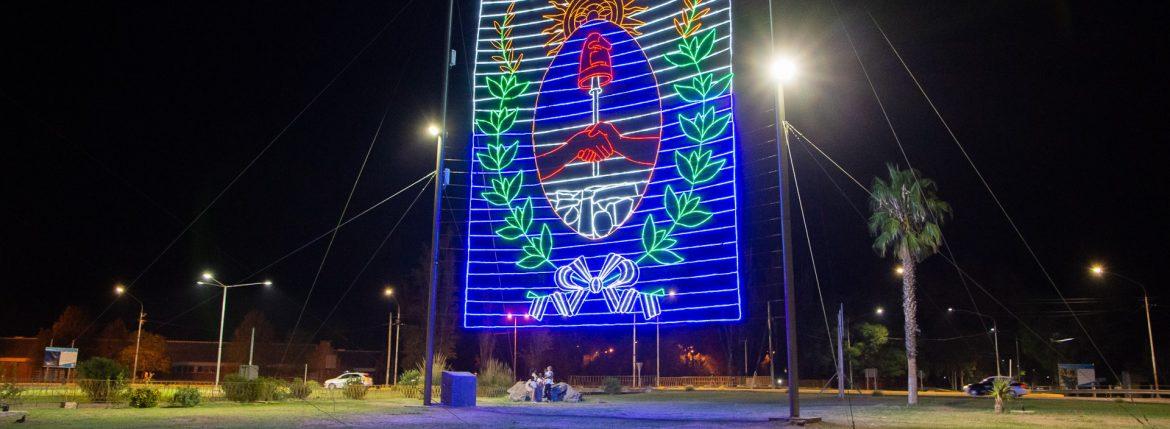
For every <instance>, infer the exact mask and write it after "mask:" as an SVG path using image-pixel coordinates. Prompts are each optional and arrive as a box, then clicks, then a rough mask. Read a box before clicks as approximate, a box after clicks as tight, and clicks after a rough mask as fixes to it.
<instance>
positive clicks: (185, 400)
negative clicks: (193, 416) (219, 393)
mask: <svg viewBox="0 0 1170 429" xmlns="http://www.w3.org/2000/svg"><path fill="white" fill-rule="evenodd" d="M201 401H203V394H202V393H200V392H199V389H196V388H194V387H180V388H179V389H178V390H175V394H173V395H171V405H173V406H176V407H183V408H190V407H194V406H196V405H199V402H201Z"/></svg>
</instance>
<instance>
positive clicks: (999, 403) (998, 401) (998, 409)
mask: <svg viewBox="0 0 1170 429" xmlns="http://www.w3.org/2000/svg"><path fill="white" fill-rule="evenodd" d="M995 413H996V414H1003V398H1001V397H999V396H996V397H995Z"/></svg>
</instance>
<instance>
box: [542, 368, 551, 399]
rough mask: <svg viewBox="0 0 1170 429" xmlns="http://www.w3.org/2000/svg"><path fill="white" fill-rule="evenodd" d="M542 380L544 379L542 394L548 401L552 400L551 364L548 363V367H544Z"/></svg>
mask: <svg viewBox="0 0 1170 429" xmlns="http://www.w3.org/2000/svg"><path fill="white" fill-rule="evenodd" d="M543 380H544V394H545V397H546V398H547V399H548V400H549V401H552V400H553V395H552V385H553V367H552V365H549V366H548V367H546V368H545V369H544V379H543Z"/></svg>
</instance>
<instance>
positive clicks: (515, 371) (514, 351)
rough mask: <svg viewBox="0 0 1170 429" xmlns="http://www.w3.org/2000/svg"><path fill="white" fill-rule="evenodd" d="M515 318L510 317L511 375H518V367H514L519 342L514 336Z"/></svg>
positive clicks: (518, 351)
mask: <svg viewBox="0 0 1170 429" xmlns="http://www.w3.org/2000/svg"><path fill="white" fill-rule="evenodd" d="M516 322H518V321H517V320H516V318H514V317H513V318H512V375H515V376H517V377H519V376H520V369H519V368H517V367H516V357H517V356H519V355H520V346H519V344H520V342H519V339H518V338H517V337H516V334H517V333H518V332H517V331H516Z"/></svg>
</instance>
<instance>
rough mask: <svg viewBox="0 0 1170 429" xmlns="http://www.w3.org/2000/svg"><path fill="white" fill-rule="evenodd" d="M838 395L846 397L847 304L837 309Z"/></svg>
mask: <svg viewBox="0 0 1170 429" xmlns="http://www.w3.org/2000/svg"><path fill="white" fill-rule="evenodd" d="M837 397H838V398H844V397H845V304H844V303H841V308H840V309H838V310H837Z"/></svg>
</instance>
